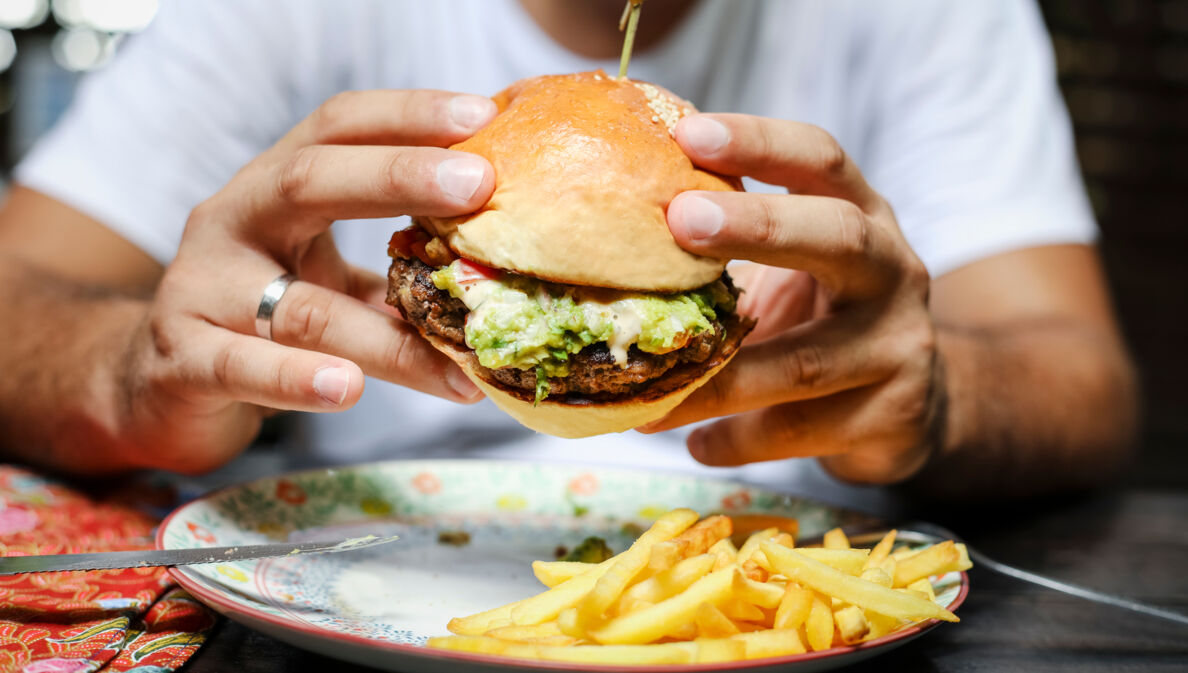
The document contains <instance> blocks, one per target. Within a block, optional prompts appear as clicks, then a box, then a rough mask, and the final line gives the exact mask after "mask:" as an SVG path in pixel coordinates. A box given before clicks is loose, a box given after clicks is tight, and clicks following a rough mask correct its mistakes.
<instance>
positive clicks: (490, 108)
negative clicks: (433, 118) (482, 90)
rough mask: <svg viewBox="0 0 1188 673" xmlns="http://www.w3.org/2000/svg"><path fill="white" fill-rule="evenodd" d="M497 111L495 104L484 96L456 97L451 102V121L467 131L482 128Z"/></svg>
mask: <svg viewBox="0 0 1188 673" xmlns="http://www.w3.org/2000/svg"><path fill="white" fill-rule="evenodd" d="M495 111H496V110H495V102H494V101H492V100H491V99H490V98H483V97H482V96H455V97H454V98H453V99H451V100H450V120H452V121H453V122H454V123H455V124H457V125H458V127H459V128H462V129H464V130H467V131H477V130H479V129H480V128H482V127H483V126H484V125H486V123H487V122H489V121H491V117H494V116H495Z"/></svg>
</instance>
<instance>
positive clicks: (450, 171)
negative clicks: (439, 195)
mask: <svg viewBox="0 0 1188 673" xmlns="http://www.w3.org/2000/svg"><path fill="white" fill-rule="evenodd" d="M485 175H486V171H485V170H484V167H483V163H482V162H481V161H479V160H478V159H467V158H460V159H446V160H445V161H443V162H441V163H440V164H438V165H437V184H438V185H439V186H440V187H441V188H442V190H443V191H444V192H445V193H446V194H449V195H450V196H452V197H454V198H455V199H458V200H459V201H469V200H470V199H471V197H473V196H474V193H475V192H477V191H478V188H479V185H481V184H483V177H484V176H485Z"/></svg>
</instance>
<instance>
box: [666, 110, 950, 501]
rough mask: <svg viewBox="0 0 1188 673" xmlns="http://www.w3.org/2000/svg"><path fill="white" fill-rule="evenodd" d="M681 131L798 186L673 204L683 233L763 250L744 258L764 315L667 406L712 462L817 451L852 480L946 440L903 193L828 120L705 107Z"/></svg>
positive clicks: (924, 284) (745, 276) (699, 157)
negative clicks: (901, 215) (844, 142)
mask: <svg viewBox="0 0 1188 673" xmlns="http://www.w3.org/2000/svg"><path fill="white" fill-rule="evenodd" d="M675 134H676V139H677V141H678V142H679V143H680V145H681V147H682V148H684V150H685V152H686V153H687V154H688V155H689V157H690V158H691V159H692V160H693V162H694V163H696V164H698V165H699V166H701V167H703V168H706V169H708V170H711V171H715V172H718V173H722V174H725V175H733V176H750V177H753V178H755V179H758V180H761V181H763V182H767V183H771V184H774V185H780V186H783V187H787V188H788V190H789V192H790V193H789V194H778V195H776V194H756V193H741V192H740V193H730V192H686V193H684V194H681V195H679V196H677V197H676V198H675V199H673V201H672V203H671V204H670V205H669V207H668V224H669V228H670V229H671V230H672V233H673V236H674V237H675V238H676V240H677V242H678V243H679V244H680V245H681V246H682V247H684V248H685V249H687V250H689V251H691V252H694V253H697V254H700V255H706V256H710V257H720V258H730V259H745V260H750V261H752V262H756V263H757V264H755V265H746V266H745V267H743V268H741V269H739V270H738V271H737V272H736V271H734V270H733V269H732V273H734V275H736V277H737V280H738V283H739V285H740V286H741V287H742V288H743V289H744V291H745V294H743V296H742V299H741V300H740V304H739V311H740V312H741V313H745V314H749V315H752V316H755V317H757V318H759V325H758V327H757V329H756V331H755V332H754V333H753V334H752V335H751V336H750V337H749V338H748V340H747V342H746V344H745V345H744V347H743V348H742V349H741V350H740V351H739V353H738V354H737V356H736V357H735V358H734V360H733V361H732V362H731V363H730V365H729V366H728V367H726V368H725V369H724V370H723V371H721V372H720V373H719V374H718V375H717V376H715V377H714V378H712V379H711V380H710V381H709V382H708V383H707V384H706V385H704V386H702V387H701V388H700V389H698V390H697V391H696V392H694V393H693V395H692V396H690V397H689V399H688V400H686V401H685V402H684V403H683V404H681V405H680V406H679V407H677V408H676V409H675V410H674V411H673V412H672V413H671V414H669V415H668V417H666V418H664V419H662V420H661V421H659V422H657V423H654V424H652V425H650V426H647V427H646V428H645V430H646V431H648V432H653V431H658V430H664V429H668V428H673V427H676V426H680V425H684V424H686V423H691V422H694V421H699V420H703V419H706V418H710V417H716V416H729V417H728V418H724V419H722V420H720V421H718V422H716V423H714V424H712V425H709V426H707V427H704V428H700V429H698V430H696V431H694V432H693V433H692V434H691V435H690V437H689V451H690V452H691V453H692V454H693V456H694V457H695V458H696V459H697V460H699V461H701V462H703V463H706V464H709V465H740V464H743V463H752V462H757V461H764V460H776V459H781V458H794V457H808V456H816V457H819V458H820V461H821V463H822V464H823V466H824V467H825V468H826V469H827V470H828V471H829V472H830V473H832V474H833V475H834V476H836V477H838V478H840V479H843V480H846V481H851V482H862V483H891V482H896V481H901V480H904V479H907V478H908V477H910V476H912V475H913V474H915V473H916V472H917V471H919V470H920V468H921V467H922V466H923V465H924V464H925V463H926V462H927V460H928V456H929V455H930V453H931V451H932V449H933V447H934V446H935V444H936V442H938V441H940V434H941V427H942V425H943V420H944V419H943V416H944V413H943V411H944V406H945V405H944V399H945V394H944V390H943V377H942V376H941V375H940V365H939V361H938V357H937V349H936V345H935V343H936V337H935V329H934V326H933V322H932V318H931V316H930V314H929V311H928V290H929V277H928V272H927V271H926V270H925V268H924V265H923V264H922V263H921V262H920V260H919V259H918V258H917V257H916V255H915V253H914V252H913V251H912V249H911V248H910V246H909V245H908V243H907V241H906V240H905V239H904V237H903V234H902V233H901V232H900V230H899V226H898V224H897V223H896V221H895V215H894V213H893V212H892V210H891V207H890V206H889V205H888V204H887V202H886V201H885V200H883V198H882V197H881V196H879V194H877V193H876V192H875V191H874V190H873V189H872V188H871V187H870V186H869V185H868V184H867V183H866V180H865V179H864V178H863V176H862V174H861V173H860V172H859V170H858V168H857V167H856V166H855V165H854V163H853V161H851V160H850V158H849V157H848V156H847V155H846V154H845V152H844V151H843V150H842V149H841V147H840V146H839V145H838V143H837V141H836V140H834V139H833V138H832V137H831V136H830V135H829V134H827V133H825V132H824V131H822V130H821V129H819V128H817V127H814V126H810V125H808V124H802V123H796V122H790V121H781V120H774V119H764V118H759V117H752V116H747V115H735V114H716V115H696V116H693V117H688V118H686V119H684V120H682V121H681V122H680V123H679V124H678V125H677V127H676V130H675Z"/></svg>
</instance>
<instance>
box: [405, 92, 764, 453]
mask: <svg viewBox="0 0 1188 673" xmlns="http://www.w3.org/2000/svg"><path fill="white" fill-rule="evenodd" d="M494 100H495V103H496V105H497V106H498V109H499V114H498V115H497V116H496V117H495V118H494V120H492V121H491V123H490V124H488V125H487V126H486V127H485V128H483V129H482V130H481V131H479V132H478V133H477V134H476V135H474V136H473V137H471V138H469V139H467V140H465V141H463V142H461V143H458V144H456V145H454V146H453V147H452V148H451V149H455V150H461V151H465V152H471V153H474V154H478V155H480V156H483V157H485V158H487V159H488V160H489V161H490V162H491V164H492V165H493V166H494V168H495V179H496V186H495V191H494V193H493V195H492V196H491V199H490V201H489V202H488V203H487V204H486V205H485V206H484V207H483V208H482V209H481V210H480V211H478V212H476V213H472V214H470V215H466V216H463V217H451V218H437V217H424V218H417V219H415V220H414V223H413V226H412V227H410V228H408V229H405V230H402V231H398V232H396V233H395V235H393V237H392V240H391V243H390V245H389V254H390V255H391V257H392V266H391V269H390V271H389V275H388V281H389V283H388V285H389V289H388V299H387V301H388V303H389V304H391V305H392V306H394V307H396V308H397V309H398V310H399V311H400V312H401V314H402V315H403V316H404V317H405V319H406V320H408V321H409V322H410V323H412V324H413V325H415V326H416V327H417V329H418V330H419V331H420V333H421V334H422V336H424V337H425V338H426V339H428V340H429V342H430V343H432V344H433V345H434V346H435V347H436V348H437V349H439V350H441V351H442V352H444V353H445V354H446V355H448V356H449V357H450V358H451V359H452V360H454V361H455V362H456V363H458V365H460V366H461V368H462V370H463V371H464V372H466V374H467V376H469V377H470V379H471V380H472V381H474V383H475V384H476V385H477V386H478V387H479V388H480V389H481V390H482V391H483V392H484V393H486V394H487V396H488V397H490V398H491V399H492V400H493V401H494V402H495V404H497V405H498V406H499V407H500V408H501V409H503V410H504V411H505V412H507V413H508V414H510V415H511V416H513V417H514V418H515V419H516V420H518V421H519V422H521V423H522V424H524V425H526V426H528V427H529V428H532V429H534V430H537V431H539V432H544V433H547V434H551V435H557V436H560V437H586V436H590V435H597V434H602V433H608V432H622V431H624V430H628V429H630V428H634V427H638V426H640V425H643V424H645V423H648V422H651V421H653V420H656V419H659V418H661V417H662V416H664V415H665V414H667V413H668V412H669V411H670V410H672V408H673V407H675V406H676V405H677V404H679V403H680V402H681V401H682V400H684V399H685V398H686V397H687V396H688V395H689V394H690V393H691V392H692V391H693V390H695V389H696V388H697V387H699V386H701V385H702V384H704V383H705V382H706V381H707V380H709V378H710V377H712V376H713V375H714V374H715V373H716V372H717V371H718V370H720V369H721V368H722V367H723V366H725V365H726V363H727V362H728V361H729V360H730V358H731V357H732V356H733V355H734V353H735V352H736V351H737V350H738V347H739V343H740V342H741V341H742V339H743V337H745V336H746V334H747V332H749V331H750V329H751V327H752V326H753V323H752V322H751V321H749V320H746V319H743V318H740V317H739V316H738V315H737V314H736V313H735V304H736V301H737V298H738V291H737V290H736V289H735V287H734V285H733V284H732V283H731V280H730V276H729V275H728V274H727V273H726V271H725V267H726V261H725V260H721V259H711V258H707V257H702V256H698V255H694V254H692V253H689V252H687V251H685V250H684V249H682V248H681V247H680V246H678V245H677V244H676V241H675V240H674V239H673V237H672V235H671V234H670V233H669V230H668V225H667V221H666V219H665V209H666V208H667V206H668V203H669V201H671V200H672V198H673V197H674V196H676V195H677V194H679V193H681V192H683V191H687V190H716V191H736V190H741V189H742V186H741V184H740V183H739V182H738V181H737V180H736V179H733V178H727V177H723V176H720V175H716V174H713V173H710V172H707V171H704V170H701V169H699V168H697V167H695V166H694V165H693V164H692V162H691V161H690V160H689V159H688V157H686V156H685V154H684V152H683V151H682V150H681V148H680V146H679V145H677V143H676V141H675V140H674V139H673V135H672V133H673V128H674V127H675V126H676V123H677V121H678V120H680V118H681V117H683V116H685V115H688V114H691V113H693V112H695V110H694V109H693V107H692V106H691V105H689V104H688V103H687V102H685V101H683V100H680V99H679V98H677V97H675V96H673V95H672V94H670V93H668V92H667V91H666V90H664V89H662V88H660V87H657V86H655V85H652V84H648V83H646V82H640V81H633V80H620V79H616V78H612V77H609V76H607V75H606V74H605V73H603V72H602V71H596V72H586V73H579V74H572V75H557V76H545V77H535V78H531V79H525V80H521V81H519V82H516V83H515V84H513V85H512V86H510V87H509V88H507V89H506V90H504V91H503V92H501V93H499V94H498V95H497V96H495V98H494Z"/></svg>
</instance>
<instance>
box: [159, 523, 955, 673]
mask: <svg viewBox="0 0 1188 673" xmlns="http://www.w3.org/2000/svg"><path fill="white" fill-rule="evenodd" d="M182 509H184V505H183V506H182V507H179V508H177V509H175V510H174V511H173V512H170V513H169V515H168V516H166V517H165V519H164V520H163V521H162V522H161V524H160V525H159V526H158V527H157V535H156V537H155V544H156V547H157V548H158V549H164V548H165V547H164V545H163V544H162V541H163V538H164V535H165V529H166V528H167V527H168V526H169V522H170V520H172V519H173V517H174V515H175V514H177V513H178V512H180V511H181V510H182ZM168 570H169V574H170V575H171V576H172V577H173V579H174V580H175V581H176V582H177V583H178V584H180V585H181V586H182V588H184V589H185V590H186V591H188V592H190V594H191V595H193V596H194V597H195V598H198V599H199V600H201V601H203V602H204V603H209V604H211V605H216V606H219V607H221V608H223V609H225V610H228V611H231V612H238V613H244V614H247V615H250V616H251V618H252V619H255V620H259V621H262V622H267V623H269V624H271V625H273V626H276V627H281V628H285V629H288V630H292V631H297V632H299V633H304V634H307V635H310V636H314V637H316V638H322V639H328V640H336V641H340V642H343V643H349V644H352V645H356V646H359V647H363V648H368V649H371V650H377V651H383V652H399V653H401V654H405V655H408V656H414V657H426V658H431V659H445V660H454V661H466V662H473V663H480V664H488V665H492V666H503V667H511V666H514V667H519V668H533V669H541V670H553V671H596V672H598V673H603V672H606V673H611V672H612V671H623V670H628V669H629V670H633V671H644V672H645V673H685V672H689V673H693V672H697V673H700V672H702V671H726V670H732V671H733V670H743V669H749V668H757V667H763V666H773V665H778V664H793V663H797V662H802V661H813V660H816V659H824V658H826V657H835V656H841V655H845V654H850V653H853V652H859V651H862V650H869V649H874V648H878V647H882V646H883V645H886V644H889V643H893V642H895V641H897V640H903V639H905V638H911V637H913V636H916V635H918V634H920V633H922V632H924V631H928V630H931V629H932V628H934V627H935V626H936V625H938V624H940V620H938V619H929V620H926V621H923V622H920V623H919V624H916V625H914V626H910V627H908V628H906V629H902V630H900V631H896V632H895V633H889V634H887V635H885V636H883V637H882V638H876V639H874V640H868V641H865V642H862V643H859V644H857V645H849V646H845V647H834V648H831V649H828V650H821V651H819V652H806V653H804V654H791V655H787V656H783V657H769V658H766V659H746V660H742V661H726V662H720V663H712V664H668V665H652V666H631V667H627V666H610V665H603V666H600V665H587V664H575V663H570V662H563V661H557V662H553V661H540V660H537V659H521V658H519V657H507V656H500V655H494V654H476V653H471V652H455V651H452V650H442V649H435V648H428V647H422V646H420V645H408V644H405V643H393V642H388V641H383V640H373V639H371V638H364V637H362V636H355V635H351V634H348V633H340V632H338V631H331V630H330V629H322V628H317V627H314V626H309V625H306V624H301V623H299V622H296V621H295V620H291V619H286V618H282V617H277V616H274V615H270V614H268V613H266V612H260V611H257V610H255V609H254V608H251V607H247V606H243V605H240V604H238V603H235V602H234V601H231V600H228V599H227V598H225V597H224V596H223V594H221V593H218V592H215V591H212V590H210V589H209V588H207V587H206V586H205V585H204V584H202V583H200V582H198V581H196V580H194V579H192V578H190V577H189V576H187V575H186V573H185V569H184V568H178V567H176V566H169V568H168ZM968 595H969V575H967V574H966V573H965V572H962V573H961V590H960V591H959V592H958V593H957V597H956V598H954V599H953V601H952V602H951V603H949V605H947V606H945V607H946V609H947V610H949V611H950V612H956V611H957V608H959V607H961V604H962V603H964V602H965V598H966V596H968Z"/></svg>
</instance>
